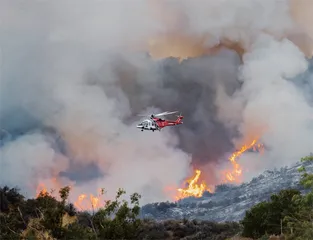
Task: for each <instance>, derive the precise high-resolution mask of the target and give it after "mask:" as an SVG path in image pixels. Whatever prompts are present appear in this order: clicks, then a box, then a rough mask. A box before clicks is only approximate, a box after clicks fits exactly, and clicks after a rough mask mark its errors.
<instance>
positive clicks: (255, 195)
mask: <svg viewBox="0 0 313 240" xmlns="http://www.w3.org/2000/svg"><path fill="white" fill-rule="evenodd" d="M302 165H304V164H303V163H296V164H294V165H292V166H290V167H284V168H281V169H279V170H277V169H275V170H271V171H270V170H267V171H265V172H263V173H262V174H261V175H259V176H258V177H256V178H254V179H252V180H251V181H250V182H248V183H243V184H241V185H239V186H233V185H219V186H217V187H216V191H215V193H213V194H211V193H209V192H206V193H205V194H204V195H203V196H202V197H201V198H193V197H191V198H187V199H183V200H180V201H179V202H177V203H170V202H161V203H152V204H147V205H145V206H143V208H142V210H141V217H144V218H153V219H158V220H166V219H182V218H187V219H198V220H209V221H217V222H225V221H239V220H241V219H242V218H243V217H244V215H245V211H246V210H248V209H250V208H251V207H252V206H254V205H255V204H257V203H259V202H261V201H264V200H268V199H269V197H270V196H271V195H272V194H274V193H278V192H279V191H280V190H282V189H287V188H295V189H298V190H300V191H303V187H301V186H300V184H299V179H300V174H299V172H298V170H297V169H298V168H299V167H300V166H302ZM305 166H306V168H307V170H308V172H312V171H313V163H305Z"/></svg>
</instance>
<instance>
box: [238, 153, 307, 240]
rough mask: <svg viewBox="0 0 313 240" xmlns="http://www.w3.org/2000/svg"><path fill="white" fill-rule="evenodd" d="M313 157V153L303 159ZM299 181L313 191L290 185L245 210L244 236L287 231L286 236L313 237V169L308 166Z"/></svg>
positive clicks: (252, 236) (292, 237)
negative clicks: (311, 170)
mask: <svg viewBox="0 0 313 240" xmlns="http://www.w3.org/2000/svg"><path fill="white" fill-rule="evenodd" d="M301 161H302V162H308V161H313V156H308V157H305V158H302V159H301ZM299 171H300V172H301V173H302V177H301V181H300V183H301V184H302V185H303V186H304V187H306V188H308V189H309V190H310V191H309V193H308V194H306V195H301V194H300V192H299V191H298V190H295V189H287V190H283V191H281V192H280V193H279V194H274V195H272V196H271V199H270V201H268V202H261V203H259V204H257V205H255V206H254V207H252V208H251V209H250V210H249V211H247V212H246V215H245V217H244V219H243V220H242V221H241V224H242V225H243V232H242V236H245V237H251V238H254V239H259V238H261V239H268V236H269V235H272V234H275V235H284V239H295V240H312V239H313V173H308V172H307V171H306V169H305V167H302V168H300V169H299Z"/></svg>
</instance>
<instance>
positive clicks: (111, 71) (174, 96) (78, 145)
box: [0, 1, 313, 202]
mask: <svg viewBox="0 0 313 240" xmlns="http://www.w3.org/2000/svg"><path fill="white" fill-rule="evenodd" d="M72 3H73V2H72ZM163 3H164V4H165V6H167V4H168V3H167V2H166V1H164V2H163ZM198 3H199V2H198ZM214 3H216V2H214V1H207V2H203V4H205V5H201V4H200V3H199V4H200V5H190V3H188V1H183V3H182V5H179V4H178V5H168V8H166V9H167V10H169V13H171V11H172V10H177V12H178V13H181V12H182V13H183V14H182V15H183V16H184V17H183V18H182V19H183V22H184V23H188V24H186V25H184V26H186V29H182V28H180V27H181V24H175V22H176V23H177V22H178V23H179V21H178V20H177V19H176V20H177V21H175V18H174V21H173V22H174V23H173V22H172V21H171V20H173V18H170V17H169V18H164V19H166V21H165V24H164V21H160V19H159V18H158V17H156V18H154V17H152V16H155V15H154V14H155V12H154V10H153V8H151V5H150V2H147V1H128V2H127V4H126V5H125V3H123V5H122V4H121V3H118V2H115V3H113V2H112V1H88V3H87V2H84V1H75V4H74V5H73V4H71V1H68V2H64V1H62V2H61V1H53V2H52V1H40V2H39V1H28V2H27V3H26V2H23V1H15V2H13V1H2V2H1V5H2V6H1V8H0V11H1V16H3V21H2V22H1V38H0V41H1V85H0V87H1V89H0V90H1V105H0V117H1V128H2V129H3V131H2V132H1V139H2V143H1V144H2V145H1V172H2V174H1V183H8V184H10V185H18V186H20V187H22V188H24V189H27V191H29V192H28V194H29V195H33V194H34V190H35V188H36V186H37V184H38V183H39V182H43V183H45V184H46V185H47V187H48V188H49V187H54V188H55V187H57V186H61V185H63V184H71V185H74V186H75V187H74V189H73V190H74V193H75V194H76V195H77V194H79V193H81V192H90V191H93V190H91V189H90V186H93V187H94V191H96V189H97V188H100V187H105V188H108V190H109V191H108V193H109V194H111V196H113V195H114V192H115V190H116V189H117V188H118V187H125V188H126V189H127V190H128V191H129V192H133V191H138V192H140V193H142V194H143V196H145V200H144V201H146V202H147V201H152V200H153V201H158V200H165V199H168V195H167V194H166V193H165V192H164V189H165V188H166V187H168V186H178V185H179V184H180V183H181V181H182V180H184V179H185V177H187V176H188V175H189V174H190V173H191V169H190V163H191V165H193V166H197V167H201V168H203V169H204V171H203V172H204V176H205V178H206V180H207V183H208V184H210V183H212V184H214V183H217V182H218V180H219V176H218V174H219V171H218V166H219V165H220V163H221V162H222V163H225V162H227V156H228V154H229V153H230V152H232V151H233V150H234V149H235V148H237V147H239V146H240V144H243V143H245V141H249V140H250V138H252V137H256V136H257V137H260V141H262V142H264V144H266V145H267V146H268V148H269V149H270V151H269V152H267V153H266V154H265V155H263V156H262V158H261V159H259V160H255V159H256V158H257V155H253V156H250V155H248V156H249V157H243V159H242V160H243V162H242V163H243V165H244V166H247V167H248V168H250V169H251V170H252V172H253V171H260V170H262V169H264V168H266V167H272V166H274V165H279V164H286V163H290V162H292V161H295V160H297V159H298V158H299V157H300V156H302V155H304V154H306V153H307V152H309V151H310V149H312V146H313V144H312V142H313V139H312V136H313V134H312V128H311V127H310V125H309V122H308V119H309V116H310V115H311V113H312V107H311V106H310V104H309V100H310V99H309V98H308V97H306V96H309V95H308V91H309V90H308V88H305V86H307V85H308V84H309V85H310V86H312V77H311V76H312V75H311V73H310V72H309V71H307V61H306V58H305V55H304V53H303V52H301V51H300V49H299V48H298V47H297V45H295V44H294V43H293V42H291V41H289V40H286V39H284V33H285V32H286V31H289V32H293V33H294V32H297V31H294V29H295V28H297V26H296V27H294V25H293V21H292V19H291V17H290V15H289V14H288V11H286V9H288V2H287V1H286V2H285V1H280V2H277V1H269V2H268V3H264V1H262V3H261V1H254V2H253V3H251V2H248V1H239V2H238V3H236V4H235V3H234V2H233V1H230V2H227V1H225V2H224V3H220V4H214ZM212 4H213V5H212ZM254 4H262V6H263V8H254ZM230 6H232V7H230ZM211 7H212V8H211ZM130 9H131V11H130ZM204 9H215V13H220V14H212V12H211V14H208V13H209V12H206V11H204ZM247 9H250V10H251V11H252V10H253V9H258V11H257V12H255V14H253V13H252V12H251V11H247ZM260 9H263V10H262V11H260ZM208 11H209V10H208ZM225 13H227V14H225ZM251 13H252V14H251ZM164 14H165V13H164ZM178 15H179V14H178ZM157 16H159V15H157ZM167 16H171V14H169V15H167ZM269 16H275V21H274V22H271V21H270V18H269ZM164 19H163V18H162V20H164ZM179 19H180V18H179ZM186 19H187V20H186ZM167 21H170V22H171V23H173V24H170V25H169V26H167V25H166V23H167ZM177 26H178V27H177ZM177 28H178V29H177ZM171 31H173V32H174V35H175V34H176V33H177V31H178V32H179V33H181V31H182V35H180V36H185V35H184V34H188V36H191V39H193V38H194V37H195V38H198V37H202V34H204V35H206V34H210V35H213V36H214V38H213V39H209V40H207V41H206V42H205V43H203V42H200V43H199V42H198V41H196V42H197V43H198V44H200V45H201V44H202V45H204V46H202V45H201V46H200V48H197V54H195V55H193V56H197V55H198V58H194V59H189V60H187V61H183V62H182V63H178V61H177V60H176V59H166V60H155V59H152V58H149V57H148V56H147V54H146V53H147V52H148V51H149V48H146V49H145V47H146V46H144V47H143V49H144V50H145V51H143V53H140V52H137V51H136V50H137V48H135V47H134V48H133V46H136V47H137V46H138V44H139V43H140V44H141V43H142V42H149V41H148V40H149V39H150V37H151V36H152V38H153V37H154V36H158V34H159V33H160V32H161V33H162V34H164V33H168V32H169V33H172V32H171ZM266 32H269V33H272V34H273V35H274V36H278V39H277V38H276V37H273V36H272V35H270V34H269V33H266ZM225 36H226V37H227V38H228V40H229V41H230V42H232V41H234V42H236V41H237V42H240V43H242V45H243V46H244V47H246V49H245V51H246V53H245V54H244V55H243V56H238V53H237V52H235V51H233V50H227V49H222V51H219V52H217V53H216V54H215V55H210V56H207V57H201V55H202V54H203V52H202V50H203V49H206V50H207V49H210V48H211V47H212V46H214V44H218V43H219V41H222V40H221V39H223V38H224V37H225ZM279 38H280V39H279ZM281 38H282V39H283V40H281ZM174 39H176V38H175V37H174ZM140 44H139V45H140ZM184 44H188V41H185V42H184ZM172 47H173V48H174V46H172ZM225 47H229V46H228V45H227V46H225ZM139 48H140V47H139ZM199 49H200V50H201V51H198V50H199ZM235 50H236V48H235ZM192 51H193V48H191V50H190V52H189V53H191V52H192ZM168 55H169V56H171V54H170V53H168ZM303 72H305V74H304V75H301V79H302V80H301V81H297V78H298V75H299V74H301V73H303ZM286 78H288V79H293V81H294V82H296V84H294V83H292V82H290V81H286ZM302 83H303V84H302ZM305 84H307V85H305ZM295 86H296V87H295ZM166 110H168V111H172V110H178V111H182V113H183V114H184V116H185V119H184V124H183V125H181V126H179V127H173V128H167V129H165V130H164V131H161V132H157V133H149V132H144V133H142V132H140V131H138V130H137V129H136V128H135V123H136V121H137V120H138V118H136V114H138V113H142V112H146V113H148V112H149V111H166ZM295 113H296V114H295ZM290 126H293V127H292V129H291V128H290ZM298 139H302V142H301V143H300V142H299V140H298ZM255 161H256V162H255ZM207 166H210V167H212V166H213V167H214V168H213V169H211V168H208V167H207ZM215 168H216V169H215ZM54 178H56V180H53V179H54ZM88 180H89V181H88ZM75 181H77V183H76V185H75Z"/></svg>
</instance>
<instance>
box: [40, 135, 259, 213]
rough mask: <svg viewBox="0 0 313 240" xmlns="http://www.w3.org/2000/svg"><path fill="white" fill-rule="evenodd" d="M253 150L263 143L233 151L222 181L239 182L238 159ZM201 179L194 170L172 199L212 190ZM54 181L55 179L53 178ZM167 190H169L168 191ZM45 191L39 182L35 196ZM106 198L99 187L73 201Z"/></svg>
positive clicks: (93, 205) (87, 203) (86, 205)
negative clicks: (95, 190) (228, 167)
mask: <svg viewBox="0 0 313 240" xmlns="http://www.w3.org/2000/svg"><path fill="white" fill-rule="evenodd" d="M250 149H251V150H253V151H261V150H262V149H263V145H262V144H259V143H257V140H256V139H255V140H253V141H252V142H251V143H250V144H248V145H244V146H242V147H241V149H240V150H238V151H235V152H234V153H233V154H232V155H231V156H230V157H229V161H230V162H231V165H232V169H231V170H226V171H223V172H221V173H219V174H222V175H223V179H224V183H233V182H236V183H241V176H242V167H241V166H240V165H239V163H238V159H239V158H240V156H241V155H242V154H243V153H244V152H245V151H247V150H250ZM200 180H201V170H199V169H196V170H195V171H194V175H193V176H191V177H190V178H188V179H187V180H186V181H185V182H186V185H187V186H186V187H185V188H177V189H175V190H173V189H172V190H171V191H170V192H171V194H174V196H175V197H174V198H173V199H172V200H174V201H177V200H180V199H183V198H187V197H201V196H202V195H203V193H204V192H205V191H208V192H211V193H213V192H214V186H210V187H209V186H207V184H206V183H205V182H204V181H202V182H200ZM54 182H55V180H54ZM168 192H169V191H168ZM45 193H47V187H46V186H44V185H43V184H40V185H39V186H38V187H37V197H38V196H39V195H40V194H45ZM106 200H108V199H106V196H105V190H104V189H99V190H98V194H97V195H96V196H94V195H93V194H89V195H88V194H86V193H81V194H80V195H79V196H78V198H77V200H76V201H75V202H74V206H75V207H76V208H77V209H80V210H95V209H98V208H100V207H103V206H104V204H105V201H106Z"/></svg>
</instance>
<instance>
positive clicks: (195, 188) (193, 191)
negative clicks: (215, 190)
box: [176, 169, 211, 200]
mask: <svg viewBox="0 0 313 240" xmlns="http://www.w3.org/2000/svg"><path fill="white" fill-rule="evenodd" d="M200 175H201V171H200V170H199V169H196V171H195V175H194V176H193V177H191V178H190V179H188V180H187V181H186V182H187V183H188V187H187V188H185V189H183V188H179V189H177V191H178V192H179V193H178V196H176V200H179V199H182V198H186V197H191V196H194V197H201V196H202V195H203V193H204V191H209V192H211V190H210V188H208V187H207V186H206V184H205V183H204V182H202V183H201V184H198V180H199V178H200Z"/></svg>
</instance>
